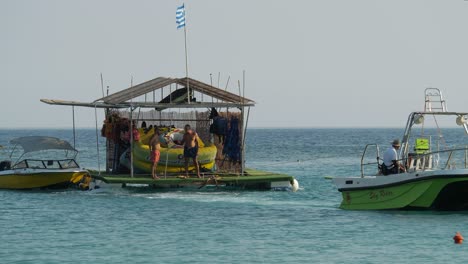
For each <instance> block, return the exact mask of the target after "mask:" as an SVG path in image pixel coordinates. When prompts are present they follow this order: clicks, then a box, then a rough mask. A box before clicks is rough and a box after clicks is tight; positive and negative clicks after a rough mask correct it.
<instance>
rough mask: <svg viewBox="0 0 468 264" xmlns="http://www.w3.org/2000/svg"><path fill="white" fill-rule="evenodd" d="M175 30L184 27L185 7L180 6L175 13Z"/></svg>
mask: <svg viewBox="0 0 468 264" xmlns="http://www.w3.org/2000/svg"><path fill="white" fill-rule="evenodd" d="M176 23H177V29H179V28H183V27H185V6H184V4H182V5H181V6H179V7H178V8H177V11H176Z"/></svg>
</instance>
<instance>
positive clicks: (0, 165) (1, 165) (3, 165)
mask: <svg viewBox="0 0 468 264" xmlns="http://www.w3.org/2000/svg"><path fill="white" fill-rule="evenodd" d="M10 169H11V161H9V160H4V161H2V162H0V171H4V170H10Z"/></svg>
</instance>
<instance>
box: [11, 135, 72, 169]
mask: <svg viewBox="0 0 468 264" xmlns="http://www.w3.org/2000/svg"><path fill="white" fill-rule="evenodd" d="M10 144H12V145H13V149H12V151H11V153H10V159H11V158H12V156H13V153H14V152H15V150H16V149H18V146H20V147H21V148H22V149H23V153H22V154H21V155H20V156H19V157H18V158H17V160H16V162H15V164H17V163H18V162H19V161H20V160H21V158H22V157H23V156H24V155H26V154H27V153H31V152H37V151H46V150H64V151H67V152H68V151H70V152H72V153H73V157H72V158H71V159H73V160H74V159H75V158H76V156H77V155H78V150H77V149H75V148H74V147H72V146H71V145H70V143H69V142H68V141H66V140H62V139H59V138H56V137H47V136H26V137H19V138H14V139H12V140H10Z"/></svg>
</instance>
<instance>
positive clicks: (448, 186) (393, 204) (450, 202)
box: [339, 172, 468, 210]
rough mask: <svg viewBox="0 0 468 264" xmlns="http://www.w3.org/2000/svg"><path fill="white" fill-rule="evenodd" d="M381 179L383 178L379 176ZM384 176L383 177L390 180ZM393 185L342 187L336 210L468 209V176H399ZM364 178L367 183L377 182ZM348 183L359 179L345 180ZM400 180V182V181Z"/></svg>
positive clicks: (364, 184)
mask: <svg viewBox="0 0 468 264" xmlns="http://www.w3.org/2000/svg"><path fill="white" fill-rule="evenodd" d="M382 177H384V176H382ZM390 177H396V176H387V177H384V178H388V179H391V178H390ZM397 177H399V178H396V180H395V181H394V182H389V181H388V180H387V181H386V182H385V183H384V184H380V185H379V184H374V185H371V184H366V183H365V182H366V180H365V178H363V179H364V180H363V179H360V181H361V182H359V184H361V185H362V186H359V187H356V186H354V187H344V185H341V187H342V188H339V190H340V191H341V193H342V198H343V200H342V202H341V205H340V208H342V209H348V210H379V209H429V210H466V209H468V174H466V172H465V173H453V174H440V173H434V174H432V175H431V173H428V174H427V175H417V176H416V175H411V174H408V175H401V176H397ZM377 178H379V177H376V178H374V179H368V181H379V180H376V179H377ZM347 179H348V183H350V182H351V181H353V182H354V181H359V178H353V180H349V179H351V178H347ZM402 179H403V180H402Z"/></svg>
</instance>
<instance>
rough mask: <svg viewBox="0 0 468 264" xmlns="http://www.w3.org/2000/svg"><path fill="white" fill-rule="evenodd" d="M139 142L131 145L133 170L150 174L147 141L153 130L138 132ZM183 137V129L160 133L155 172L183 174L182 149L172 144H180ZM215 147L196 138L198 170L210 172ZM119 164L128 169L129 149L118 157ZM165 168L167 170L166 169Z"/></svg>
mask: <svg viewBox="0 0 468 264" xmlns="http://www.w3.org/2000/svg"><path fill="white" fill-rule="evenodd" d="M139 132H140V141H139V142H134V144H133V168H134V170H135V171H137V172H141V173H151V168H152V166H153V164H152V162H151V160H150V150H149V141H150V138H151V136H152V135H153V134H154V132H153V130H151V131H150V132H148V134H145V133H144V132H143V130H142V129H141V130H140V131H139ZM183 136H184V130H183V129H172V130H171V131H169V132H167V133H164V131H161V135H160V137H159V141H160V142H161V149H160V152H161V156H160V160H159V163H158V167H157V169H156V170H157V172H164V171H167V172H185V159H184V148H183V146H181V145H177V144H175V143H174V142H180V141H181V140H182V138H183ZM216 151H217V149H216V146H215V145H214V144H211V143H210V144H206V145H205V144H204V143H203V141H202V140H201V139H200V138H198V163H199V164H200V169H207V170H211V169H212V168H213V166H214V163H215V157H216ZM120 164H121V165H123V166H125V167H127V168H130V149H128V150H127V151H125V152H124V153H123V154H122V156H121V157H120ZM166 166H167V169H166ZM188 169H189V171H191V170H194V169H195V167H194V166H193V165H192V160H190V161H189V168H188Z"/></svg>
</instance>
